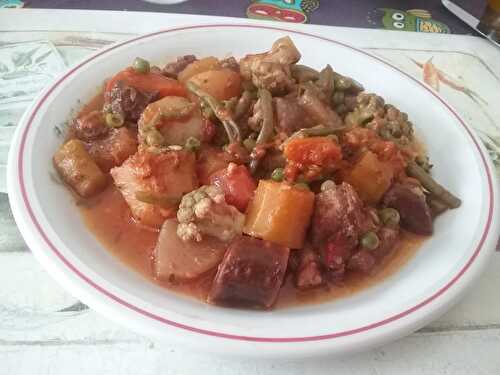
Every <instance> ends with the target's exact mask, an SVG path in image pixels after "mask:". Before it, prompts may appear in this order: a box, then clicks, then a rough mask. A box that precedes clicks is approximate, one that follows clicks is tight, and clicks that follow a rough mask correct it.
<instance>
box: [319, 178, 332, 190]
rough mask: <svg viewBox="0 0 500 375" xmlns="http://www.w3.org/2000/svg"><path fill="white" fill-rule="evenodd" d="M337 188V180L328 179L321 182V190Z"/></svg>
mask: <svg viewBox="0 0 500 375" xmlns="http://www.w3.org/2000/svg"><path fill="white" fill-rule="evenodd" d="M334 188H335V182H333V181H332V180H326V181H325V182H323V183H322V184H321V191H326V190H330V189H334Z"/></svg>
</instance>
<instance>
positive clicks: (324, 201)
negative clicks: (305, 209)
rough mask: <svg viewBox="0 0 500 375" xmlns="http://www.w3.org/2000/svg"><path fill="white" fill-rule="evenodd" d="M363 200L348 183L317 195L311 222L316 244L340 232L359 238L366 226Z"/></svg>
mask: <svg viewBox="0 0 500 375" xmlns="http://www.w3.org/2000/svg"><path fill="white" fill-rule="evenodd" d="M366 221H367V218H366V214H365V212H364V210H363V202H362V201H361V199H360V198H359V196H358V194H357V193H356V191H355V190H354V189H353V187H352V186H351V185H349V184H348V183H345V182H344V183H342V184H341V185H338V186H335V187H333V188H332V189H327V190H325V191H322V192H321V193H319V194H317V195H316V200H315V205H314V213H313V218H312V224H311V235H312V240H313V244H314V245H315V246H320V245H322V244H323V243H324V242H325V241H328V240H329V239H331V238H334V237H335V236H336V235H337V234H338V233H342V234H343V235H344V236H345V237H348V238H354V239H357V237H358V235H359V234H360V233H361V232H362V231H363V228H364V226H366Z"/></svg>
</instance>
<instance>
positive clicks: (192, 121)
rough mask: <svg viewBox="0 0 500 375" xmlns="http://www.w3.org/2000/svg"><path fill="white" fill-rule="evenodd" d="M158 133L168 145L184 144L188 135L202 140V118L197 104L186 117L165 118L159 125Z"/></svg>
mask: <svg viewBox="0 0 500 375" xmlns="http://www.w3.org/2000/svg"><path fill="white" fill-rule="evenodd" d="M159 130H160V133H161V134H162V135H163V138H164V139H165V142H167V144H169V145H181V146H182V145H184V144H185V143H186V141H187V139H188V138H189V137H195V138H196V139H198V140H200V141H201V140H203V137H204V131H203V118H202V117H201V110H200V108H199V106H197V107H196V108H195V109H193V112H192V113H191V114H190V115H189V117H187V118H183V119H178V120H165V121H162V123H161V125H160V126H159Z"/></svg>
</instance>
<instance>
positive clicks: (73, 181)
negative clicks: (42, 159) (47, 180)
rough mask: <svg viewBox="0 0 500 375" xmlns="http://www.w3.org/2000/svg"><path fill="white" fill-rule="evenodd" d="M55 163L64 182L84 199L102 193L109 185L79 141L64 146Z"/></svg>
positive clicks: (75, 140) (55, 158) (58, 152)
mask: <svg viewBox="0 0 500 375" xmlns="http://www.w3.org/2000/svg"><path fill="white" fill-rule="evenodd" d="M53 162H54V166H55V167H56V169H57V171H58V172H59V175H60V176H61V177H62V178H63V180H64V181H65V182H66V183H67V184H68V185H70V186H71V187H72V188H73V189H74V190H75V191H76V192H77V193H78V194H79V195H81V196H82V197H85V198H88V197H91V196H92V195H95V194H97V193H100V192H101V191H103V190H104V188H105V187H106V185H107V183H108V180H107V178H106V175H105V174H104V173H102V171H101V170H100V169H99V167H98V166H97V164H96V163H95V162H94V160H92V158H91V157H90V155H89V154H88V152H87V150H86V149H85V145H84V143H83V142H82V141H80V140H78V139H71V140H69V141H68V142H66V143H65V144H63V145H62V146H61V147H60V148H59V150H57V152H56V153H55V154H54V158H53Z"/></svg>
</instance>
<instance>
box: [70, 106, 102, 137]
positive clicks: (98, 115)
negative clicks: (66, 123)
mask: <svg viewBox="0 0 500 375" xmlns="http://www.w3.org/2000/svg"><path fill="white" fill-rule="evenodd" d="M108 130H109V126H107V125H106V122H105V121H104V115H103V114H102V112H101V111H92V112H89V113H87V114H86V115H84V116H82V117H80V118H78V119H76V120H75V122H74V123H73V132H74V135H75V137H76V138H78V139H80V140H82V141H91V140H94V139H97V138H100V137H102V136H104V135H106V134H107V133H108Z"/></svg>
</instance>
